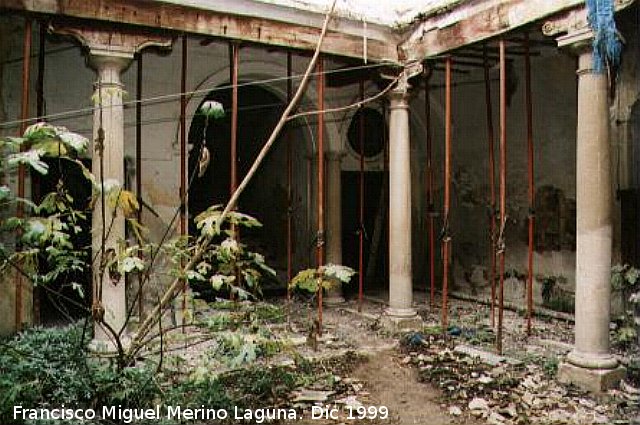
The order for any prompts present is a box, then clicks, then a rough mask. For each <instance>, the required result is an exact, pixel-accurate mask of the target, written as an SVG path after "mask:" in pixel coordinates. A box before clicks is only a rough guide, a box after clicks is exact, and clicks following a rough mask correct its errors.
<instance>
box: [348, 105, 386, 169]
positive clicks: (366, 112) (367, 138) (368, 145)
mask: <svg viewBox="0 0 640 425" xmlns="http://www.w3.org/2000/svg"><path fill="white" fill-rule="evenodd" d="M361 120H362V121H361ZM360 122H362V124H363V125H364V132H363V133H364V134H363V136H364V138H363V143H362V145H363V146H362V147H361V146H360ZM385 132H386V126H385V123H384V117H383V116H382V114H381V113H380V112H378V111H377V110H375V109H372V108H364V109H360V110H359V111H358V112H356V114H355V115H354V116H353V119H352V120H351V124H350V125H349V133H348V134H347V138H348V140H349V146H351V149H353V150H354V152H356V153H357V154H360V151H363V153H364V156H365V157H366V158H371V157H374V156H376V155H378V154H380V153H381V152H382V150H383V149H384V135H385Z"/></svg>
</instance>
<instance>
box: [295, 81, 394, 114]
mask: <svg viewBox="0 0 640 425" xmlns="http://www.w3.org/2000/svg"><path fill="white" fill-rule="evenodd" d="M398 80H400V77H396V78H394V79H393V80H391V82H390V83H389V85H388V86H387V87H385V88H384V90H382V91H381V92H380V93H377V94H375V95H373V96H371V97H368V98H366V99H362V100H360V101H358V102H354V103H351V104H349V105H345V106H338V107H336V108H329V109H322V110H315V111H307V112H300V113H297V114H294V115H291V116H290V117H288V118H287V121H292V120H295V119H296V118H300V117H306V116H309V115H317V114H332V113H336V112H342V111H346V110H349V109H353V108H361V107H362V106H363V105H365V104H367V103H371V102H373V101H375V100H377V99H379V98H381V97H382V96H384V95H385V94H387V93H388V92H389V90H391V89H392V88H393V87H394V86H395V85H396V83H397V82H398Z"/></svg>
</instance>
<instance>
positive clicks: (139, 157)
mask: <svg viewBox="0 0 640 425" xmlns="http://www.w3.org/2000/svg"><path fill="white" fill-rule="evenodd" d="M137 62H138V63H137V65H138V66H137V72H136V197H137V198H138V205H139V206H140V208H139V209H138V222H139V223H140V224H142V52H140V53H138V61H137ZM180 125H182V122H181V123H180ZM140 256H142V253H140ZM143 280H144V278H143V274H142V273H140V274H139V275H138V285H139V288H138V291H139V292H140V293H139V294H138V317H139V318H140V320H142V318H143V317H144V291H143V288H142V285H143Z"/></svg>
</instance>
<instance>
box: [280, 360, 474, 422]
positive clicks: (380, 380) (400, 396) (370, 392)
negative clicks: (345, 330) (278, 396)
mask: <svg viewBox="0 0 640 425" xmlns="http://www.w3.org/2000/svg"><path fill="white" fill-rule="evenodd" d="M401 360H402V359H401V357H399V356H398V353H397V351H396V350H384V351H380V352H376V353H374V354H372V355H371V357H369V359H368V360H367V361H364V362H363V363H362V364H361V365H360V366H359V367H357V368H356V370H355V371H354V372H353V373H352V374H351V377H353V378H355V379H356V380H358V381H361V382H362V385H363V387H362V391H361V392H360V394H359V395H358V401H360V402H361V403H362V404H363V405H364V406H367V407H368V406H376V407H380V406H385V407H387V408H388V411H389V417H388V418H387V419H386V420H368V421H367V420H357V419H353V420H350V419H349V418H348V414H347V413H346V412H345V411H344V409H343V411H342V412H341V413H340V418H339V419H338V420H318V419H316V420H312V419H310V418H308V417H305V419H303V420H301V421H296V422H291V423H290V424H288V425H293V423H296V424H299V425H329V424H347V423H348V424H381V425H382V424H385V425H386V424H394V425H413V424H420V425H426V424H429V425H445V424H469V425H476V424H478V425H479V424H480V422H477V421H476V420H475V419H474V418H471V417H469V416H461V417H452V416H450V415H449V414H448V412H447V408H446V406H445V405H442V404H441V403H439V401H438V398H439V397H440V395H441V393H440V391H439V390H436V389H435V388H433V387H431V386H430V385H428V384H422V383H419V382H418V376H417V372H416V370H415V369H414V368H411V367H410V366H408V365H405V364H402V362H401ZM307 416H308V415H307Z"/></svg>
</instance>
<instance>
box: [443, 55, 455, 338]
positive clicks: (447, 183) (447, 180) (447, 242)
mask: <svg viewBox="0 0 640 425" xmlns="http://www.w3.org/2000/svg"><path fill="white" fill-rule="evenodd" d="M452 62H453V60H452V58H451V57H450V56H449V57H447V59H446V62H445V118H444V119H445V131H444V133H445V136H444V208H443V214H442V217H443V235H442V265H443V267H442V269H443V270H442V273H443V274H442V331H443V332H445V333H446V332H447V327H448V326H447V321H448V317H447V316H448V312H449V307H448V305H447V303H448V297H449V294H448V290H449V250H450V249H451V237H450V235H449V207H450V202H451V69H452Z"/></svg>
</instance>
